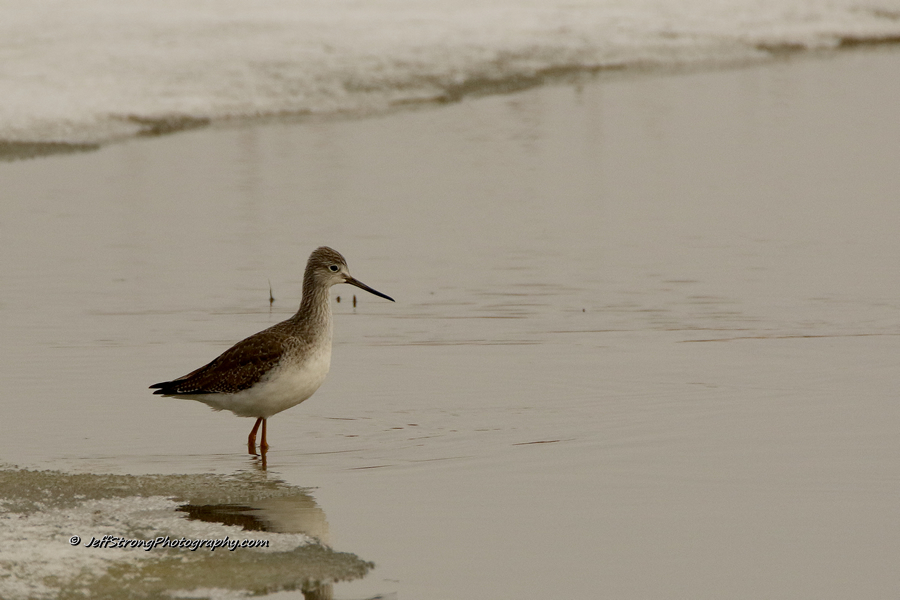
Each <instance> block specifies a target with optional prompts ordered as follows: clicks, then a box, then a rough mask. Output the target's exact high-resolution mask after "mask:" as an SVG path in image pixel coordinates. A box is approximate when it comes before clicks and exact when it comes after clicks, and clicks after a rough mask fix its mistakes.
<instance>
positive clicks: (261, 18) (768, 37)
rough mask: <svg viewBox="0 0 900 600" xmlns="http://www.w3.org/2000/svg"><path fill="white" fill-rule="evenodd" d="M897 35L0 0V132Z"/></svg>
mask: <svg viewBox="0 0 900 600" xmlns="http://www.w3.org/2000/svg"><path fill="white" fill-rule="evenodd" d="M898 40H900V1H898V0H878V1H876V0H726V1H722V0H581V1H579V2H569V1H565V0H488V1H475V0H370V1H368V2H359V1H357V0H311V1H308V2H294V1H292V0H270V1H268V2H265V3H247V2H244V1H242V0H219V1H217V2H179V1H176V0H129V1H127V2H121V1H119V0H83V1H80V2H64V1H61V0H58V1H52V0H45V1H37V2H33V3H25V4H23V3H14V2H2V1H0V57H3V60H2V61H0V97H2V98H3V102H2V103H0V140H2V141H5V142H20V143H21V142H28V143H31V144H35V143H57V144H59V143H64V144H68V145H76V147H77V145H81V146H82V147H83V146H85V145H87V146H88V147H89V146H90V145H91V144H97V143H101V142H105V141H109V140H114V139H118V138H123V137H129V136H134V135H142V134H143V135H154V134H160V133H167V132H171V131H178V130H180V129H185V128H190V127H197V126H202V125H204V124H207V123H210V122H214V121H217V120H222V119H231V118H254V117H259V116H266V115H283V114H291V115H303V114H312V115H332V114H337V113H343V112H350V113H365V112H369V111H378V110H384V109H386V108H388V107H391V106H397V105H403V104H407V103H417V102H432V101H449V100H455V99H458V98H460V97H463V96H464V95H466V94H469V93H484V92H493V91H503V90H507V89H510V88H512V89H516V88H518V87H522V86H528V85H538V84H540V83H541V82H542V81H544V80H545V79H546V78H547V77H548V76H553V75H554V74H559V73H569V72H581V71H597V70H602V69H628V68H633V67H638V68H648V67H651V68H652V67H653V66H665V65H689V64H696V63H716V62H722V61H735V60H759V59H763V58H765V57H767V56H771V55H772V54H779V53H783V52H784V51H796V50H804V49H818V48H834V47H839V46H841V45H858V44H866V43H883V42H896V41H898ZM66 147H69V146H66ZM30 149H31V150H33V147H30ZM13 150H14V151H15V152H21V151H22V147H18V148H14V149H13ZM15 152H13V153H12V155H15Z"/></svg>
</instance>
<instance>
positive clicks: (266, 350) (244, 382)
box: [150, 330, 288, 396]
mask: <svg viewBox="0 0 900 600" xmlns="http://www.w3.org/2000/svg"><path fill="white" fill-rule="evenodd" d="M287 339H288V338H287V336H284V335H280V334H278V333H275V332H272V331H268V330H267V331H261V332H259V333H257V334H256V335H252V336H250V337H248V338H247V339H245V340H243V341H240V342H238V343H237V344H235V345H234V346H232V347H231V348H229V349H228V350H226V351H225V352H223V353H222V355H221V356H219V357H218V358H217V359H215V360H214V361H212V362H211V363H209V364H208V365H205V366H203V367H200V368H199V369H197V370H196V371H192V372H191V373H188V374H187V375H185V376H183V377H179V378H178V379H173V380H172V381H164V382H162V383H155V384H153V385H151V386H150V388H151V389H153V388H158V389H156V391H155V392H153V393H154V394H160V395H162V396H182V395H190V394H233V393H236V392H240V391H241V390H246V389H247V388H249V387H251V386H252V385H253V384H254V383H256V382H257V381H259V380H260V378H261V377H262V376H263V375H265V374H266V373H267V372H268V371H269V370H271V369H272V368H274V367H275V365H276V364H278V361H279V360H281V357H282V355H283V354H284V352H285V350H286V349H287V344H286V342H287Z"/></svg>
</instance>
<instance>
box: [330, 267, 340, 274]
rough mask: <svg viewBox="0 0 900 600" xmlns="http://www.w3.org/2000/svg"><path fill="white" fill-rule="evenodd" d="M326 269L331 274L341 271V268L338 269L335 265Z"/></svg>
mask: <svg viewBox="0 0 900 600" xmlns="http://www.w3.org/2000/svg"><path fill="white" fill-rule="evenodd" d="M328 268H329V269H330V270H331V272H332V273H337V272H338V271H340V270H341V268H340V267H339V266H337V265H331V266H330V267H328Z"/></svg>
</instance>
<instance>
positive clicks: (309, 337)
mask: <svg viewBox="0 0 900 600" xmlns="http://www.w3.org/2000/svg"><path fill="white" fill-rule="evenodd" d="M338 283H349V284H350V285H355V286H356V287H358V288H362V289H364V290H366V291H367V292H370V293H372V294H375V295H376V296H380V297H382V298H387V299H388V300H390V301H391V302H393V301H394V299H393V298H391V297H390V296H387V295H385V294H382V293H381V292H379V291H377V290H373V289H372V288H370V287H369V286H367V285H366V284H364V283H362V282H361V281H359V280H357V279H354V278H353V277H351V276H350V271H349V269H348V268H347V261H346V260H344V257H343V256H341V254H340V253H339V252H337V251H336V250H332V249H331V248H328V247H326V246H322V247H321V248H317V249H316V250H314V251H313V253H312V254H310V255H309V261H307V263H306V271H305V272H304V274H303V299H302V300H301V302H300V309H299V310H298V311H297V313H296V314H295V315H294V316H293V317H291V318H290V319H288V320H286V321H282V322H281V323H278V324H277V325H273V326H272V327H269V328H268V329H264V330H263V331H260V332H259V333H257V334H254V335H251V336H250V337H248V338H247V339H245V340H242V341H240V342H238V343H237V344H235V345H234V346H232V347H231V348H229V349H228V350H226V351H225V352H223V353H222V354H221V356H219V357H218V358H217V359H215V360H214V361H212V362H211V363H209V364H208V365H205V366H203V367H200V368H199V369H197V370H196V371H191V372H190V373H188V374H187V375H185V376H183V377H179V378H178V379H173V380H172V381H164V382H162V383H154V384H153V385H151V386H150V389H155V390H156V391H155V392H153V393H154V394H160V395H162V396H171V397H174V398H185V399H189V400H198V401H200V402H203V403H204V404H206V405H208V406H209V407H210V408H212V409H213V410H230V411H231V412H233V413H234V414H236V415H237V416H239V417H256V424H255V425H253V430H252V431H250V435H249V436H248V437H247V447H248V449H249V451H250V452H251V453H255V451H256V432H257V430H258V429H259V426H260V424H262V442H261V443H260V445H259V447H260V449H261V450H263V451H265V450H267V449H268V447H269V445H268V443H266V420H267V419H268V418H269V417H271V416H272V415H274V414H277V413H280V412H281V411H283V410H286V409H288V408H291V407H292V406H296V405H298V404H300V403H301V402H303V401H304V400H306V399H307V398H309V397H310V396H312V395H313V393H315V391H316V390H317V389H319V386H320V385H322V382H323V381H325V375H327V374H328V368H329V367H330V366H331V336H332V324H331V303H330V294H329V290H330V289H331V286H333V285H335V284H338Z"/></svg>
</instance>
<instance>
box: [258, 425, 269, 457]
mask: <svg viewBox="0 0 900 600" xmlns="http://www.w3.org/2000/svg"><path fill="white" fill-rule="evenodd" d="M262 423H263V433H262V441H261V442H260V443H259V449H260V451H261V452H265V451H266V450H268V449H269V444H268V442H266V420H265V419H263V420H262Z"/></svg>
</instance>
